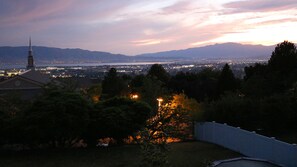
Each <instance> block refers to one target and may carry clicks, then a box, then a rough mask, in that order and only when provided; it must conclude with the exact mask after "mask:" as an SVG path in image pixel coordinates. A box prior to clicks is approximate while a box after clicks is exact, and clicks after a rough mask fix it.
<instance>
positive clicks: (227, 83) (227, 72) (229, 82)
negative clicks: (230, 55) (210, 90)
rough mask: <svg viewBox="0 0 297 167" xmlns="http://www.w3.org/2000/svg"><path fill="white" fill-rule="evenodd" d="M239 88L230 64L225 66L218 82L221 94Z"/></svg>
mask: <svg viewBox="0 0 297 167" xmlns="http://www.w3.org/2000/svg"><path fill="white" fill-rule="evenodd" d="M237 88H238V82H237V80H236V78H235V77H234V74H233V72H232V70H231V69H230V66H229V65H228V64H225V65H224V67H223V70H222V72H221V75H220V77H219V80H218V92H219V94H222V93H224V92H225V91H234V90H236V89H237Z"/></svg>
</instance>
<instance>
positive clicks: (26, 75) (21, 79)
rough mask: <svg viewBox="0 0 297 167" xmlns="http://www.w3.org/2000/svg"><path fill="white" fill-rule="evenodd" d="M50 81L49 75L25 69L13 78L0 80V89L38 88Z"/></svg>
mask: <svg viewBox="0 0 297 167" xmlns="http://www.w3.org/2000/svg"><path fill="white" fill-rule="evenodd" d="M50 81H51V80H50V77H49V76H48V75H46V74H42V73H40V72H39V71H35V70H27V71H25V72H23V73H21V74H19V75H16V76H14V77H13V78H10V79H8V80H5V81H2V82H0V90H20V89H36V88H39V89H40V88H41V87H42V86H43V85H45V84H47V83H49V82H50ZM21 83H22V84H21ZM24 83H26V84H24Z"/></svg>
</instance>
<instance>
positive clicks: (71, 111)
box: [24, 90, 90, 147]
mask: <svg viewBox="0 0 297 167" xmlns="http://www.w3.org/2000/svg"><path fill="white" fill-rule="evenodd" d="M89 110H90V105H89V103H88V102H87V101H86V100H85V99H84V98H83V97H82V96H81V95H79V94H77V93H74V92H68V91H59V90H53V91H50V92H48V93H46V94H45V95H44V96H42V97H40V98H39V99H38V100H36V101H35V102H34V103H33V105H32V107H31V108H30V109H29V110H27V111H26V112H25V113H24V132H25V133H26V139H27V142H28V143H29V144H33V145H36V144H49V143H50V144H51V145H52V146H53V147H55V146H66V144H67V143H68V144H69V143H71V141H73V140H75V139H78V138H80V137H81V135H82V133H83V131H84V130H85V128H86V126H87V124H88V120H89V115H88V111H89Z"/></svg>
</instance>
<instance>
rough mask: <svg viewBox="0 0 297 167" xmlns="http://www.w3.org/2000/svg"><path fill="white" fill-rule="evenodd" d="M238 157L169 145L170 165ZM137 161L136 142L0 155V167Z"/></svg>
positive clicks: (212, 148)
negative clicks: (121, 144) (112, 145)
mask: <svg viewBox="0 0 297 167" xmlns="http://www.w3.org/2000/svg"><path fill="white" fill-rule="evenodd" d="M238 156H240V154H238V153H235V152H232V151H230V150H227V149H225V148H222V147H219V146H216V145H213V144H209V143H203V142H184V143H173V144H170V152H169V162H170V165H172V166H182V167H191V166H193V167H194V166H195V167H204V166H205V164H206V163H207V162H210V161H213V160H219V159H226V158H233V157H238ZM140 162H141V154H140V149H139V146H137V145H125V146H115V147H110V148H92V149H91V148H88V149H69V150H67V149H65V150H39V151H24V152H13V153H12V152H9V153H1V154H0V166H1V167H2V166H3V167H41V166H42V167H107V166H108V167H120V166H121V167H122V166H123V167H125V166H139V164H140Z"/></svg>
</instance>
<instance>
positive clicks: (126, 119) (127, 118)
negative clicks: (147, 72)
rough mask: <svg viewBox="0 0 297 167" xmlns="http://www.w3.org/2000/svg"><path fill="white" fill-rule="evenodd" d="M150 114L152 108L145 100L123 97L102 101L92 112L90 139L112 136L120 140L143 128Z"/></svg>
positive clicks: (89, 130)
mask: <svg viewBox="0 0 297 167" xmlns="http://www.w3.org/2000/svg"><path fill="white" fill-rule="evenodd" d="M150 115H151V108H150V107H149V106H148V105H147V104H146V103H143V102H139V101H135V100H131V99H128V98H123V97H115V98H112V99H109V100H106V101H102V102H100V103H98V104H96V105H95V109H94V111H92V112H90V119H91V121H90V124H89V127H88V132H87V134H86V135H87V138H88V141H89V142H90V143H92V142H93V141H95V140H96V139H99V138H105V137H111V138H114V139H116V140H117V141H118V142H120V141H121V140H122V139H123V138H126V137H128V136H129V135H133V134H134V133H135V132H137V131H138V130H140V129H141V128H143V127H144V125H145V122H146V120H147V119H148V118H149V116H150Z"/></svg>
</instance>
